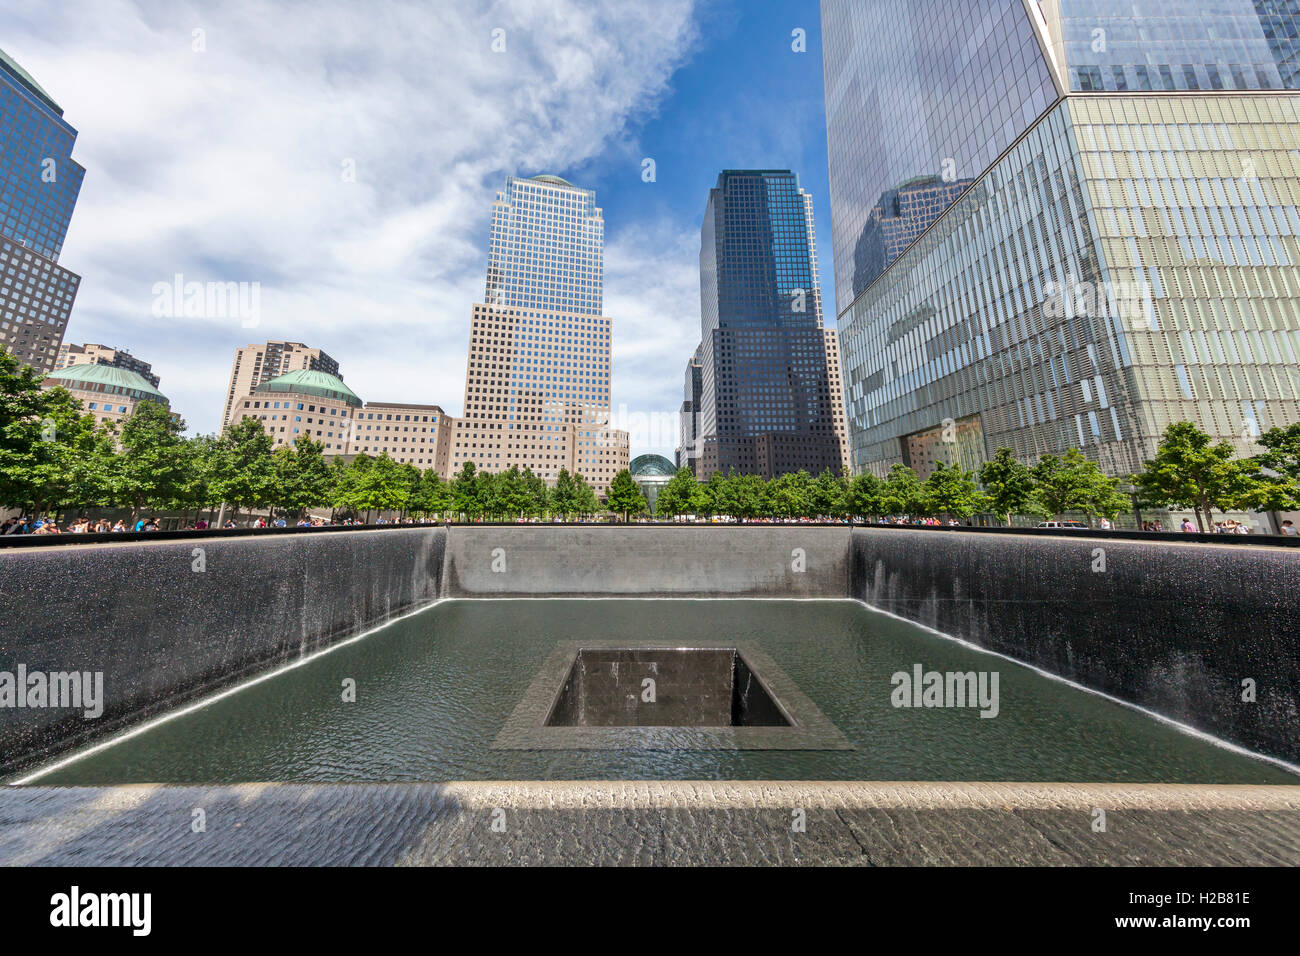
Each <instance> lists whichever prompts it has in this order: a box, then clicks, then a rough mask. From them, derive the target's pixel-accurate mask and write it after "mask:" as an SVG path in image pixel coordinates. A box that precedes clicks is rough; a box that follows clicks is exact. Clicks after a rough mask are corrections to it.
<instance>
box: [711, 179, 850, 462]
mask: <svg viewBox="0 0 1300 956" xmlns="http://www.w3.org/2000/svg"><path fill="white" fill-rule="evenodd" d="M819 285H820V284H819V281H818V277H817V248H816V242H815V239H814V231H813V210H812V197H811V196H809V195H808V194H807V193H805V192H804V191H803V190H802V189H801V188H800V187H799V180H798V178H797V177H796V176H795V174H794V173H792V172H790V171H789V170H725V171H724V172H722V173H721V174H720V175H719V176H718V184H717V186H716V187H714V188H713V189H712V190H710V192H709V202H708V206H707V207H706V209H705V213H704V222H703V225H702V227H701V233H700V316H701V331H702V342H701V352H700V363H701V394H700V404H699V422H698V428H699V439H700V464H699V466H698V468H699V472H698V474H699V475H700V477H702V478H707V477H708V476H709V475H710V474H712V473H713V472H714V471H718V470H722V471H729V470H731V469H735V470H736V471H738V472H744V473H754V474H764V475H769V476H770V475H773V474H782V473H784V472H787V471H798V470H800V469H806V470H808V471H810V472H820V471H822V470H823V469H825V468H831V469H834V470H839V468H840V454H839V448H840V445H839V439H838V438H837V436H836V432H835V416H834V409H833V407H832V399H831V391H830V383H829V379H828V373H827V361H826V344H825V339H824V336H823V329H822V310H821V290H820V287H819Z"/></svg>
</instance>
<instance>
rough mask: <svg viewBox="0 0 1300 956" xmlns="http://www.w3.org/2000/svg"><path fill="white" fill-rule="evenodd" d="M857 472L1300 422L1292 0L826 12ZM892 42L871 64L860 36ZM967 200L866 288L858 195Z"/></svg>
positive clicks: (1082, 1) (1136, 444)
mask: <svg viewBox="0 0 1300 956" xmlns="http://www.w3.org/2000/svg"><path fill="white" fill-rule="evenodd" d="M822 26H823V37H824V45H825V57H824V65H825V80H826V103H827V125H828V144H829V151H830V169H831V203H832V223H833V228H834V248H835V268H836V280H837V282H836V288H837V295H838V299H839V301H838V308H839V323H838V324H839V329H840V346H841V356H842V360H843V363H844V369H845V389H846V395H845V401H846V404H847V411H848V418H849V427H850V431H851V435H852V443H853V454H854V463H855V467H856V468H858V469H871V470H873V471H875V472H877V473H883V472H884V471H885V470H886V469H887V468H888V467H889V465H890V464H892V463H895V462H904V463H906V464H910V465H912V466H913V467H915V468H916V469H917V470H918V472H920V473H921V474H922V475H924V474H925V473H927V472H928V470H929V469H930V468H931V467H932V466H933V463H934V462H935V461H940V460H945V461H953V462H960V463H962V464H965V465H967V466H968V467H971V466H974V465H977V464H978V463H979V462H980V461H982V460H984V459H985V458H987V457H989V456H990V455H991V454H992V453H993V452H995V451H996V449H997V448H999V447H1003V446H1005V447H1008V448H1011V449H1012V450H1013V451H1014V452H1015V453H1016V454H1017V455H1018V456H1019V457H1021V458H1023V459H1027V460H1034V459H1036V458H1039V457H1041V456H1042V455H1045V454H1052V453H1060V452H1062V451H1064V450H1065V449H1067V448H1070V447H1078V448H1082V449H1083V450H1084V451H1085V453H1086V454H1088V455H1089V456H1090V457H1091V458H1093V459H1095V460H1096V461H1098V462H1099V463H1100V464H1101V466H1102V467H1103V468H1104V469H1105V470H1106V471H1108V472H1110V473H1112V474H1124V473H1127V472H1130V471H1134V470H1137V469H1139V468H1140V467H1141V465H1142V462H1143V460H1144V459H1145V458H1148V457H1150V456H1151V454H1152V453H1153V451H1154V449H1155V445H1156V442H1157V441H1158V439H1159V436H1160V435H1161V434H1162V433H1163V431H1164V429H1165V427H1166V426H1167V425H1168V424H1169V423H1170V422H1173V421H1178V420H1183V419H1186V420H1191V421H1195V422H1197V423H1198V424H1199V425H1200V426H1201V427H1202V428H1204V429H1206V430H1207V431H1208V432H1210V433H1211V434H1212V435H1214V436H1215V437H1216V438H1220V439H1224V440H1228V441H1230V442H1232V443H1234V444H1235V445H1236V447H1237V448H1238V450H1239V452H1242V453H1251V452H1253V451H1257V450H1258V449H1257V448H1255V447H1254V445H1253V443H1252V439H1253V437H1254V436H1256V435H1258V434H1259V432H1260V430H1261V429H1264V428H1268V427H1271V426H1273V425H1281V424H1286V423H1289V422H1292V421H1295V420H1296V419H1297V418H1300V368H1298V366H1300V273H1298V272H1297V268H1296V266H1297V263H1298V262H1300V209H1298V208H1297V203H1298V202H1300V94H1297V93H1296V92H1294V90H1295V89H1296V87H1297V85H1298V80H1300V76H1298V75H1297V66H1298V65H1300V64H1298V63H1297V42H1298V41H1297V35H1298V32H1297V28H1298V27H1300V4H1298V3H1297V2H1296V0H1285V2H1282V0H1276V2H1272V0H1124V2H1123V3H1118V2H1109V0H1042V2H1033V0H969V2H966V3H962V4H956V5H954V4H948V3H943V2H940V0H879V2H875V3H871V4H863V3H855V2H850V0H823V3H822ZM886 31H887V32H888V34H889V35H890V36H891V38H892V42H890V43H881V42H880V37H881V36H882V35H884V34H885V33H886ZM927 176H928V177H934V176H937V177H938V178H939V181H940V182H949V183H953V184H957V185H959V184H960V182H961V181H963V180H964V181H968V182H969V185H968V186H966V187H964V188H960V189H955V190H952V191H951V192H950V194H948V195H946V196H943V197H941V198H942V200H943V205H944V206H945V208H943V209H942V210H940V211H939V213H938V214H937V215H934V216H933V217H930V218H931V221H930V222H929V223H928V224H926V226H925V228H924V230H923V231H922V232H920V233H919V235H917V236H915V238H912V239H911V240H910V243H909V245H908V246H907V248H906V249H905V250H903V251H901V252H900V253H899V254H898V255H896V256H895V257H894V258H893V260H892V261H889V262H886V263H884V268H883V269H882V270H881V271H880V272H879V273H878V274H875V275H871V274H870V270H867V271H866V272H864V273H862V274H861V275H860V276H858V281H855V273H856V271H857V265H858V263H857V260H856V258H855V255H854V253H855V250H856V249H857V247H858V245H859V243H860V242H861V240H862V237H863V235H864V231H867V230H869V229H870V228H871V223H870V220H871V213H872V210H873V209H874V208H875V207H876V205H877V203H878V200H877V198H876V197H880V196H883V195H886V194H887V193H889V192H890V191H891V190H893V189H895V188H896V187H897V186H898V185H899V184H903V183H907V182H909V181H912V180H915V179H916V178H917V177H927Z"/></svg>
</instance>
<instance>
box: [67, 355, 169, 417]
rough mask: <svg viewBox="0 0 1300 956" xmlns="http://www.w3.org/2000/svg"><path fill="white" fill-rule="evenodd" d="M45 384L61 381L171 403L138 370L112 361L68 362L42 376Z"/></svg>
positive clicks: (71, 384)
mask: <svg viewBox="0 0 1300 956" xmlns="http://www.w3.org/2000/svg"><path fill="white" fill-rule="evenodd" d="M45 384H46V385H62V386H63V387H64V388H69V389H71V388H79V389H81V390H82V391H88V392H107V393H109V394H113V395H127V396H129V397H131V398H134V399H135V400H136V401H151V402H158V403H159V404H160V405H167V406H168V407H170V406H171V403H170V402H169V401H168V400H167V396H166V395H164V394H163V393H162V392H160V391H158V389H156V388H154V387H153V385H152V384H150V382H149V380H148V379H147V378H145V377H144V376H143V375H140V374H139V373H138V372H132V371H130V370H128V369H124V368H118V367H117V366H116V365H91V364H85V365H70V366H68V367H67V368H61V369H59V370H58V371H57V372H51V373H50V374H49V375H47V376H45Z"/></svg>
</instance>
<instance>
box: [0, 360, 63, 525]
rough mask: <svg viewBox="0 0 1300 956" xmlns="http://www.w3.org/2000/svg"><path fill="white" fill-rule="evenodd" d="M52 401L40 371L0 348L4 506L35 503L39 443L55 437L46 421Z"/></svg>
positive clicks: (0, 460) (0, 500)
mask: <svg viewBox="0 0 1300 956" xmlns="http://www.w3.org/2000/svg"><path fill="white" fill-rule="evenodd" d="M64 394H66V395H68V398H69V399H71V398H72V396H71V394H69V393H67V392H65V393H64ZM50 402H51V399H50V397H49V393H46V392H42V391H41V377H40V375H39V374H38V373H37V372H36V370H35V369H33V368H31V367H29V366H26V365H23V364H22V363H20V362H19V361H18V359H17V357H16V356H14V355H13V354H12V353H10V352H9V350H8V349H6V348H4V347H3V346H0V503H3V504H5V505H12V506H22V505H26V504H29V503H31V500H32V499H31V491H32V485H31V482H32V479H33V472H34V469H35V467H36V465H37V463H38V458H39V455H38V452H39V444H38V443H40V442H42V441H43V440H48V439H50V438H52V437H54V436H52V435H51V434H50V431H51V426H52V423H49V422H46V421H44V419H46V418H47V415H48V411H49V408H50Z"/></svg>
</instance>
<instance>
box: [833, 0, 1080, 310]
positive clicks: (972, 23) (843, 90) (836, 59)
mask: <svg viewBox="0 0 1300 956" xmlns="http://www.w3.org/2000/svg"><path fill="white" fill-rule="evenodd" d="M821 10H822V47H823V68H824V71H825V79H826V117H827V130H826V137H827V150H828V153H829V156H830V174H831V179H830V188H831V224H832V226H833V232H834V249H833V252H834V255H835V290H836V300H837V302H836V311H837V313H843V311H844V310H845V309H846V308H847V307H848V306H849V304H850V303H851V302H852V301H853V299H854V298H856V297H857V296H858V295H860V294H861V293H862V290H863V289H864V288H866V284H867V283H868V282H870V280H871V279H874V278H875V275H873V274H872V272H871V270H870V269H868V270H864V271H863V272H862V273H861V274H860V275H859V274H858V273H857V269H856V263H855V255H854V253H855V250H856V249H857V248H858V246H859V245H860V243H861V242H862V241H863V235H864V232H865V231H866V230H867V228H868V225H869V220H870V218H871V213H872V210H873V209H875V208H876V207H877V205H879V204H880V203H881V202H882V200H883V198H884V197H885V194H886V193H888V192H889V191H890V190H893V189H896V188H897V187H899V186H901V185H903V184H904V183H907V182H909V181H912V180H915V179H916V178H917V177H922V176H937V177H939V178H940V179H941V180H942V181H944V182H947V183H954V182H956V181H957V180H965V181H969V180H970V179H972V178H974V177H975V176H978V175H979V174H980V173H982V172H983V171H984V170H986V169H987V168H988V167H989V165H990V164H991V163H992V162H993V161H994V160H995V159H997V157H998V156H999V155H1000V154H1001V153H1002V152H1003V151H1004V150H1005V149H1006V148H1007V147H1008V146H1010V145H1011V144H1012V143H1014V142H1015V140H1016V137H1017V136H1019V135H1020V134H1021V133H1023V132H1024V131H1025V130H1026V129H1028V128H1029V126H1030V125H1031V124H1032V123H1033V122H1034V121H1035V120H1036V119H1038V117H1039V116H1041V115H1042V114H1043V112H1044V111H1045V110H1046V109H1047V108H1048V107H1049V106H1050V105H1051V104H1052V103H1053V102H1054V101H1055V99H1056V87H1055V85H1054V84H1053V81H1052V74H1051V72H1050V71H1049V69H1048V66H1047V63H1046V61H1045V60H1044V57H1043V53H1042V50H1041V48H1040V46H1039V44H1038V41H1037V40H1036V39H1035V35H1034V31H1033V29H1032V27H1031V26H1030V23H1029V20H1028V18H1027V17H1026V16H1025V8H1024V5H1023V3H1022V2H1021V0H962V2H961V3H952V2H950V0H884V2H882V0H873V2H871V3H863V2H861V0H822V5H821ZM950 198H951V197H950ZM876 274H878V273H876Z"/></svg>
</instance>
